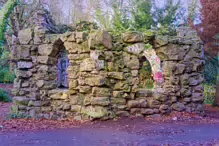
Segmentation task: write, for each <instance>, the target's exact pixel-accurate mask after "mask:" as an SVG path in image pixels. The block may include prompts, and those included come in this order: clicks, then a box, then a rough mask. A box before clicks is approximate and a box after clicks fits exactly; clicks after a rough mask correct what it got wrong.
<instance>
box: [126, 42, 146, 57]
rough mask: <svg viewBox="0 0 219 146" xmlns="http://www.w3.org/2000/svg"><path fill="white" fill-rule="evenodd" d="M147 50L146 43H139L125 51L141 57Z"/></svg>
mask: <svg viewBox="0 0 219 146" xmlns="http://www.w3.org/2000/svg"><path fill="white" fill-rule="evenodd" d="M145 49H146V48H145V44H144V43H137V44H134V45H131V46H128V47H126V48H125V51H127V52H128V53H130V54H135V55H140V54H141V53H142V52H143V51H144V50H145Z"/></svg>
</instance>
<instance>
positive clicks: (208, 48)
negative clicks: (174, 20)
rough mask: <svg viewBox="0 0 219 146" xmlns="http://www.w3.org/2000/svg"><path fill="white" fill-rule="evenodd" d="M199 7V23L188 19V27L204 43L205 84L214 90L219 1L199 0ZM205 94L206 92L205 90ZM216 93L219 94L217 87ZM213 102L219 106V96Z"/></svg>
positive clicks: (218, 39) (217, 46)
mask: <svg viewBox="0 0 219 146" xmlns="http://www.w3.org/2000/svg"><path fill="white" fill-rule="evenodd" d="M201 5H202V8H201V10H200V13H201V23H200V24H198V25H195V24H194V21H193V18H192V17H189V18H188V21H189V24H190V26H191V27H193V28H194V29H196V30H197V32H198V35H199V36H200V38H201V39H202V41H203V42H204V49H205V61H206V64H205V71H204V76H205V79H206V84H208V85H210V86H212V87H211V88H213V89H215V86H216V80H217V76H218V71H217V70H218V68H219V65H218V59H217V58H216V55H218V52H219V37H218V34H219V27H218V26H219V15H218V14H219V1H218V0H201ZM205 92H208V91H207V90H205ZM217 92H219V91H218V87H217ZM217 95H218V93H217ZM214 102H215V104H216V105H218V106H219V96H216V98H215V100H214Z"/></svg>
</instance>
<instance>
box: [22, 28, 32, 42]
mask: <svg viewBox="0 0 219 146" xmlns="http://www.w3.org/2000/svg"><path fill="white" fill-rule="evenodd" d="M18 39H19V42H20V44H23V45H27V44H29V43H30V41H31V40H32V39H33V31H32V29H30V28H28V29H24V30H21V31H19V32H18Z"/></svg>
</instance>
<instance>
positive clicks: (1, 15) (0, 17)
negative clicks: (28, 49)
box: [0, 0, 18, 45]
mask: <svg viewBox="0 0 219 146" xmlns="http://www.w3.org/2000/svg"><path fill="white" fill-rule="evenodd" d="M17 3H18V1H17V0H8V1H7V2H6V3H5V4H4V6H3V8H2V9H1V10H0V45H3V44H4V42H5V32H6V29H7V25H8V18H9V17H10V14H11V13H12V12H13V10H14V8H15V6H16V5H17Z"/></svg>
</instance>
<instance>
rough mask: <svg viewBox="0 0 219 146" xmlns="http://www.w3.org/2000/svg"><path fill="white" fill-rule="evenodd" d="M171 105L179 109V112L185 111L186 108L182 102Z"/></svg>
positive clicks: (176, 109)
mask: <svg viewBox="0 0 219 146" xmlns="http://www.w3.org/2000/svg"><path fill="white" fill-rule="evenodd" d="M171 107H172V109H173V110H175V111H179V112H181V111H184V110H185V109H186V107H185V105H184V104H183V103H180V102H177V103H174V104H173V105H172V106H171Z"/></svg>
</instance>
